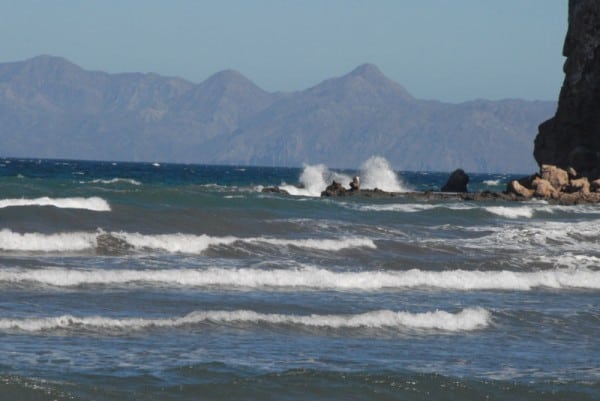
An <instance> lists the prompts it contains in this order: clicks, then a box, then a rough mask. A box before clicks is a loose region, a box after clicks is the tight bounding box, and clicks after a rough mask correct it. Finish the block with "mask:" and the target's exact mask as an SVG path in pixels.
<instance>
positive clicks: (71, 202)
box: [0, 196, 111, 212]
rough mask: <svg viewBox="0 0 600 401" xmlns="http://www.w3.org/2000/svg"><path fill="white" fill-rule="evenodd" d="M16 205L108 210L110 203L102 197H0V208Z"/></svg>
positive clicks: (97, 210)
mask: <svg viewBox="0 0 600 401" xmlns="http://www.w3.org/2000/svg"><path fill="white" fill-rule="evenodd" d="M16 206H54V207H57V208H62V209H87V210H92V211H96V212H110V210H111V209H110V205H109V204H108V202H107V201H105V200H104V199H102V198H99V197H96V196H93V197H91V198H79V197H75V198H49V197H47V196H44V197H41V198H35V199H25V198H20V199H18V198H15V199H0V209H1V208H6V207H16Z"/></svg>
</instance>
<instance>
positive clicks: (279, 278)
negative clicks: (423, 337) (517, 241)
mask: <svg viewBox="0 0 600 401" xmlns="http://www.w3.org/2000/svg"><path fill="white" fill-rule="evenodd" d="M0 282H5V283H22V284H23V283H28V284H29V283H38V284H42V285H50V286H56V287H74V286H80V285H113V286H119V285H129V284H134V283H138V284H150V285H156V286H187V287H238V288H250V289H264V288H279V289H284V290H286V289H287V290H289V289H293V290H299V289H305V290H340V291H344V290H359V291H377V290H382V289H385V290H394V289H396V290H401V289H406V288H419V287H420V288H435V289H442V290H459V291H469V290H512V291H528V290H532V289H534V288H542V287H545V288H553V289H589V290H598V289H600V271H594V270H590V269H588V268H570V269H552V270H546V271H537V272H515V271H506V270H504V271H466V270H447V271H424V270H417V269H413V270H408V271H403V272H397V271H375V272H374V271H368V272H335V271H330V270H325V269H319V268H315V267H303V268H299V269H293V270H286V269H274V270H262V269H253V268H243V269H226V268H208V269H152V270H131V269H127V270H126V269H123V270H103V269H92V270H76V269H64V268H45V269H25V270H22V269H0Z"/></svg>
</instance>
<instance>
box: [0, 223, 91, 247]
mask: <svg viewBox="0 0 600 401" xmlns="http://www.w3.org/2000/svg"><path fill="white" fill-rule="evenodd" d="M96 236H97V233H85V232H69V233H57V234H41V233H23V234H21V233H15V232H13V231H11V230H8V229H3V230H1V231H0V249H2V250H5V251H30V252H66V251H82V250H86V249H90V248H94V247H95V246H96Z"/></svg>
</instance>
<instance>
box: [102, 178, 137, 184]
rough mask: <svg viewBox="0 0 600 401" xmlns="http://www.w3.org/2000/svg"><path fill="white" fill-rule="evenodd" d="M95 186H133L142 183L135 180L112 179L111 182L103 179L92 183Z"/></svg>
mask: <svg viewBox="0 0 600 401" xmlns="http://www.w3.org/2000/svg"><path fill="white" fill-rule="evenodd" d="M90 182H91V183H93V184H107V185H109V184H118V183H125V184H131V185H142V183H141V182H139V181H137V180H134V179H133V178H119V177H116V178H112V179H110V180H103V179H100V178H98V179H95V180H92V181H90Z"/></svg>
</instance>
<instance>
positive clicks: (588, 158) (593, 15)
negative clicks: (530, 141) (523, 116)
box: [534, 0, 600, 180]
mask: <svg viewBox="0 0 600 401" xmlns="http://www.w3.org/2000/svg"><path fill="white" fill-rule="evenodd" d="M563 55H564V56H566V57H567V60H566V62H565V64H564V68H563V69H564V72H565V79H564V82H563V85H562V89H561V91H560V96H559V100H558V109H557V111H556V115H555V116H554V117H553V118H551V119H550V120H547V121H545V122H544V123H542V124H541V125H540V127H539V132H538V135H537V137H536V139H535V148H534V157H535V159H536V161H537V162H538V165H540V166H542V165H543V164H550V165H556V166H558V167H560V168H562V169H567V168H568V167H570V166H571V167H574V168H575V170H576V171H578V172H579V173H580V175H581V176H583V177H587V178H588V179H589V180H594V179H596V178H598V177H600V1H598V0H569V29H568V32H567V35H566V38H565V44H564V48H563Z"/></svg>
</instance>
